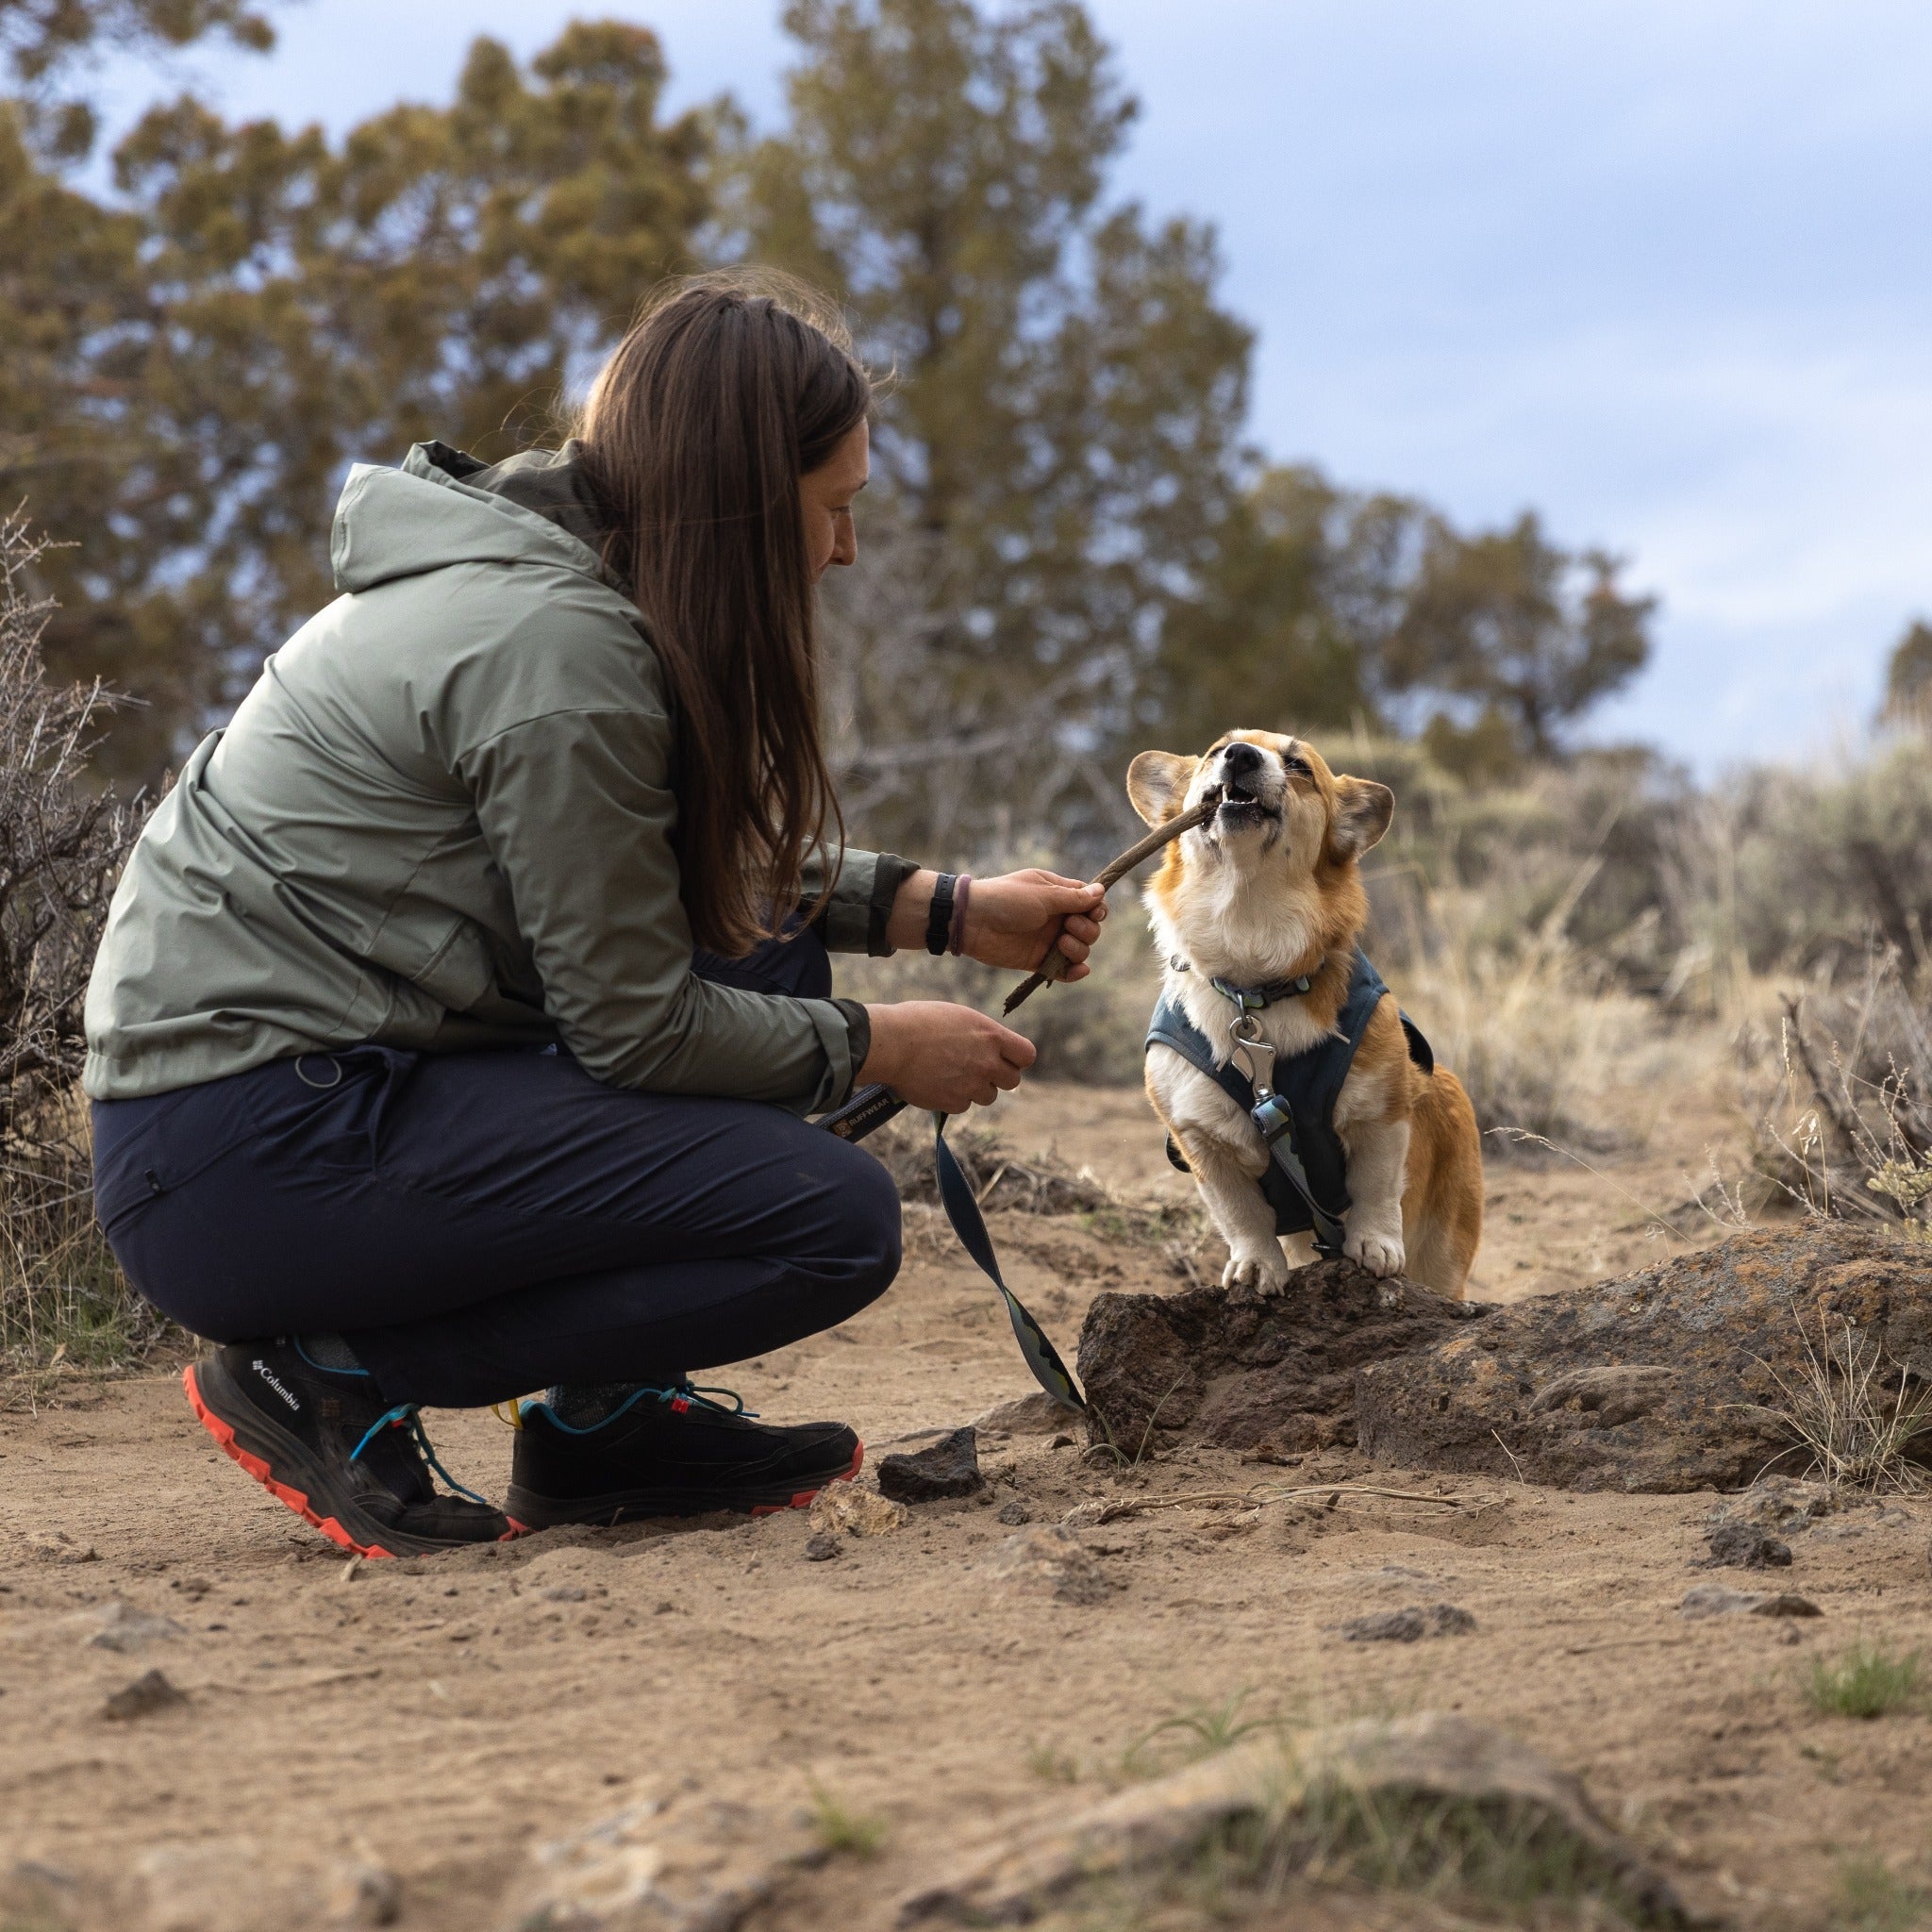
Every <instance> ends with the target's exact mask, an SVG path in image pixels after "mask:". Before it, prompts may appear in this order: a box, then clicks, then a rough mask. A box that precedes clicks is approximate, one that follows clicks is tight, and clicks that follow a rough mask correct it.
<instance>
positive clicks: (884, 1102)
mask: <svg viewBox="0 0 1932 1932" xmlns="http://www.w3.org/2000/svg"><path fill="white" fill-rule="evenodd" d="M1220 803H1221V801H1220V798H1219V796H1218V795H1215V796H1210V797H1208V798H1205V799H1203V800H1202V801H1201V803H1200V804H1199V805H1197V806H1194V807H1192V808H1190V809H1189V810H1187V811H1184V812H1180V813H1178V814H1176V815H1175V816H1174V818H1171V819H1169V820H1168V821H1167V822H1166V824H1161V825H1157V826H1156V827H1155V828H1154V830H1153V831H1151V832H1149V833H1148V834H1147V835H1146V836H1145V837H1144V838H1141V839H1137V840H1136V841H1134V842H1133V844H1131V845H1130V846H1128V847H1127V849H1126V850H1125V851H1124V852H1123V853H1121V854H1119V855H1118V856H1117V857H1115V858H1111V859H1109V860H1108V863H1107V864H1106V865H1105V866H1104V867H1103V868H1102V869H1101V871H1100V874H1099V875H1098V876H1097V877H1096V878H1095V879H1094V881H1093V883H1094V884H1095V885H1097V886H1098V887H1099V888H1100V889H1101V891H1103V892H1108V891H1112V890H1113V888H1114V887H1115V886H1116V885H1118V884H1119V883H1120V881H1121V880H1122V879H1124V877H1125V876H1126V875H1127V874H1128V873H1130V872H1132V871H1133V869H1134V868H1135V867H1136V866H1137V865H1139V864H1140V863H1141V860H1142V859H1143V858H1150V857H1151V856H1152V855H1153V854H1154V853H1156V852H1158V851H1159V850H1160V848H1161V847H1162V846H1163V845H1166V844H1168V843H1169V842H1170V841H1173V840H1175V839H1178V838H1179V837H1180V835H1181V834H1182V833H1183V832H1185V831H1189V830H1191V828H1192V827H1193V826H1195V825H1198V824H1201V823H1202V822H1203V820H1205V819H1207V818H1208V817H1210V816H1211V815H1212V814H1213V813H1214V811H1215V810H1216V809H1217V808H1218V807H1219V805H1220ZM1072 964H1073V961H1072V960H1071V959H1069V958H1067V956H1066V955H1065V954H1064V953H1062V952H1061V951H1060V950H1059V941H1058V935H1056V936H1055V940H1054V943H1053V944H1052V945H1051V946H1049V947H1048V949H1047V954H1046V958H1044V959H1042V960H1041V964H1040V970H1039V971H1038V972H1036V973H1034V974H1031V975H1029V976H1028V977H1027V978H1025V979H1024V980H1022V981H1021V982H1020V984H1019V985H1018V986H1016V987H1015V988H1014V989H1013V991H1011V992H1010V993H1008V995H1007V1003H1006V1005H1005V1006H1004V1007H1003V1008H1001V1009H1000V1010H1001V1014H1002V1017H1005V1016H1008V1015H1010V1014H1011V1013H1012V1012H1013V1011H1014V1009H1015V1008H1018V1007H1021V1006H1024V1004H1025V1003H1026V1001H1027V1000H1029V999H1030V998H1032V996H1033V995H1034V994H1035V993H1036V992H1038V991H1040V989H1041V987H1042V986H1046V985H1048V984H1049V983H1051V982H1052V981H1054V980H1058V979H1061V978H1064V977H1065V975H1066V972H1067V969H1068V967H1069V966H1071V965H1072ZM907 1106H908V1103H907V1102H906V1101H904V1100H902V1099H900V1097H899V1096H898V1095H897V1094H896V1093H894V1092H893V1091H891V1088H889V1087H881V1086H873V1087H861V1088H860V1089H859V1091H858V1092H857V1093H855V1094H854V1095H853V1096H852V1098H851V1099H850V1100H848V1101H847V1102H846V1103H845V1105H844V1106H843V1107H841V1108H834V1109H833V1110H832V1112H830V1113H828V1114H825V1115H824V1116H823V1117H822V1118H821V1119H820V1121H819V1125H820V1126H822V1127H824V1129H825V1131H826V1132H827V1133H829V1134H836V1135H838V1137H839V1138H840V1140H841V1141H862V1140H864V1138H865V1137H866V1135H868V1134H870V1133H871V1132H872V1131H873V1130H874V1128H875V1127H882V1126H884V1125H885V1124H886V1123H887V1122H888V1121H889V1120H891V1119H893V1118H894V1117H895V1116H897V1115H898V1114H900V1113H902V1112H903V1111H904V1110H905V1108H906V1107H907ZM932 1118H933V1165H934V1167H935V1168H936V1169H937V1171H938V1175H939V1184H940V1205H941V1207H942V1208H944V1209H945V1211H946V1219H947V1220H948V1221H949V1222H950V1223H951V1224H952V1227H953V1232H954V1233H955V1234H956V1235H958V1238H959V1245H960V1246H961V1247H962V1248H964V1249H965V1250H966V1252H967V1253H968V1254H969V1255H971V1256H972V1257H973V1259H974V1262H975V1263H976V1264H977V1265H978V1267H979V1270H980V1273H981V1274H984V1275H985V1276H986V1277H987V1279H988V1280H989V1281H991V1283H992V1285H993V1286H994V1287H995V1288H996V1289H998V1290H999V1291H1000V1297H1001V1299H1002V1300H1003V1301H1004V1302H1005V1303H1006V1305H1007V1316H1008V1320H1009V1321H1010V1322H1011V1323H1012V1324H1013V1340H1014V1341H1017V1342H1018V1343H1019V1344H1020V1353H1021V1355H1022V1356H1024V1357H1025V1360H1026V1366H1027V1367H1028V1368H1029V1369H1030V1370H1031V1371H1032V1372H1033V1379H1034V1380H1035V1381H1036V1382H1038V1383H1039V1384H1040V1386H1041V1388H1042V1389H1044V1390H1045V1391H1046V1392H1047V1393H1048V1394H1049V1395H1051V1396H1052V1397H1053V1399H1054V1400H1055V1401H1056V1402H1058V1403H1059V1404H1061V1405H1062V1406H1063V1407H1067V1408H1071V1409H1076V1410H1079V1411H1081V1412H1083V1413H1084V1412H1085V1410H1086V1407H1087V1398H1086V1397H1085V1396H1084V1395H1082V1394H1081V1393H1080V1385H1079V1384H1078V1383H1077V1382H1075V1381H1074V1377H1073V1374H1072V1372H1071V1371H1070V1370H1069V1369H1068V1367H1067V1365H1066V1363H1065V1362H1064V1361H1062V1360H1061V1359H1060V1354H1059V1351H1058V1349H1057V1348H1055V1346H1054V1345H1053V1342H1052V1341H1051V1340H1050V1339H1049V1337H1048V1335H1047V1332H1046V1330H1045V1329H1044V1328H1042V1327H1041V1325H1040V1324H1039V1323H1038V1322H1037V1321H1035V1320H1034V1318H1033V1316H1032V1315H1031V1313H1029V1312H1028V1310H1027V1307H1026V1305H1025V1303H1024V1302H1023V1301H1022V1300H1021V1299H1020V1297H1019V1296H1018V1295H1016V1294H1015V1293H1014V1292H1013V1291H1012V1290H1011V1289H1010V1288H1008V1286H1007V1284H1006V1279H1005V1277H1004V1276H1003V1275H1002V1274H1000V1261H999V1256H998V1254H997V1252H996V1251H995V1250H994V1248H993V1244H992V1237H991V1235H990V1234H989V1233H988V1232H987V1228H986V1217H985V1215H983V1214H982V1213H981V1212H980V1211H979V1203H978V1202H977V1201H976V1200H975V1199H974V1195H973V1189H972V1187H971V1185H970V1184H969V1183H968V1181H967V1179H966V1175H965V1174H964V1172H963V1171H962V1170H961V1168H960V1166H959V1160H958V1156H957V1155H956V1154H955V1153H954V1152H953V1150H952V1149H951V1148H950V1147H948V1146H947V1145H946V1118H947V1117H946V1116H945V1115H944V1114H942V1113H936V1114H934V1115H933V1117H932Z"/></svg>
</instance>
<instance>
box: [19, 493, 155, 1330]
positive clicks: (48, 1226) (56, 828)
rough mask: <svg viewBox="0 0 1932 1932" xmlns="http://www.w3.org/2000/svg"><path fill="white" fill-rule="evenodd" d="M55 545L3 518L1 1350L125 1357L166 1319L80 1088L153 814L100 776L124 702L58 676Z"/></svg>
mask: <svg viewBox="0 0 1932 1932" xmlns="http://www.w3.org/2000/svg"><path fill="white" fill-rule="evenodd" d="M46 549H47V544H46V541H45V540H44V539H43V538H42V537H40V536H38V535H37V534H36V533H35V532H34V530H33V529H32V528H31V526H30V525H28V523H27V521H26V518H25V515H24V514H22V513H21V512H18V511H16V512H15V513H14V514H12V515H11V516H8V517H5V518H0V1350H4V1351H5V1353H6V1354H7V1355H8V1356H9V1357H12V1358H13V1359H15V1360H16V1361H28V1362H31V1361H45V1360H48V1359H50V1358H52V1357H56V1356H64V1357H65V1358H66V1359H70V1360H75V1359H78V1360H94V1361H98V1360H104V1359H106V1360H112V1359H119V1358H121V1357H125V1356H126V1355H127V1354H129V1353H130V1352H137V1351H138V1350H139V1349H140V1348H141V1347H142V1345H143V1344H144V1342H145V1341H147V1340H148V1339H150V1338H151V1336H152V1334H153V1333H154V1332H155V1323H154V1318H153V1317H152V1316H151V1315H150V1314H148V1313H146V1312H144V1311H143V1308H142V1304H140V1303H139V1302H138V1300H137V1299H136V1298H135V1297H134V1296H133V1295H132V1294H131V1293H130V1292H129V1291H128V1289H127V1287H126V1284H125V1282H124V1281H123V1280H122V1278H121V1274H120V1272H119V1270H118V1269H117V1268H116V1267H115V1265H114V1259H113V1257H112V1255H111V1254H110V1253H109V1252H108V1246H107V1243H106V1241H105V1240H104V1239H103V1238H102V1236H101V1234H100V1231H99V1229H98V1227H97V1226H96V1224H95V1223H94V1217H93V1201H92V1163H91V1160H90V1158H89V1150H88V1140H87V1111H86V1107H85V1105H84V1103H83V1102H82V1101H81V1098H80V1096H79V1092H78V1090H77V1086H76V1082H77V1080H78V1078H79V1074H80V1070H81V1065H82V1062H83V1060H84V1059H85V1057H86V1039H85V1033H84V1029H83V1025H82V1012H81V1009H82V1005H83V1002H84V1001H85V999H86V995H87V983H88V974H89V973H90V971H91V969H92V964H93V955H94V948H95V946H96V945H97V944H98V942H99V940H100V934H101V927H102V924H103V923H104V921H105V920H106V918H107V912H108V899H109V897H110V895H111V893H112V891H113V888H114V882H115V880H116V879H117V878H118V876H119V874H120V871H121V866H122V862H123V861H124V859H125V858H126V856H127V852H128V850H129V848H130V847H131V846H132V844H133V842H134V840H135V837H136V835H137V834H138V833H139V831H140V829H141V824H142V816H143V814H142V808H141V806H140V803H139V801H136V802H134V803H129V802H127V801H125V800H121V799H118V798H116V797H114V796H113V794H112V793H110V792H107V791H98V790H95V789H93V788H92V787H90V785H89V784H88V782H87V773H86V766H87V757H88V752H89V749H90V747H91V745H92V742H93V740H94V739H95V737H96V736H97V734H98V733H99V731H100V728H101V726H102V724H104V722H105V720H106V717H107V714H108V711H109V710H110V709H111V708H112V704H113V700H112V698H111V697H110V695H109V694H108V692H107V691H104V690H103V689H102V687H101V686H100V685H99V684H98V683H95V684H92V685H67V686H61V685H56V684H53V683H51V682H50V681H49V680H48V678H47V675H46V671H45V667H44V665H43V664H42V658H41V636H42V630H43V629H44V627H45V625H46V621H47V615H48V612H49V610H50V608H51V604H50V601H49V600H48V599H47V598H46V597H44V596H42V595H41V594H39V593H38V589H37V572H36V568H35V566H36V564H37V562H38V561H39V559H40V558H42V556H43V555H44V554H45V552H46Z"/></svg>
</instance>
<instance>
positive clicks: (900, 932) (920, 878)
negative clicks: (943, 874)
mask: <svg viewBox="0 0 1932 1932" xmlns="http://www.w3.org/2000/svg"><path fill="white" fill-rule="evenodd" d="M939 882H940V875H939V874H938V873H936V872H934V871H932V870H931V869H930V868H929V867H926V866H921V867H920V869H919V870H918V871H917V872H915V873H912V874H908V876H907V878H906V879H905V881H904V883H902V884H901V886H900V888H899V890H898V891H897V892H896V893H895V894H894V895H893V898H892V909H891V912H890V913H889V914H888V915H887V917H886V943H887V944H888V945H889V946H891V948H892V949H893V951H894V952H900V951H908V950H910V949H911V948H913V947H917V946H923V945H924V943H925V919H926V914H927V913H928V912H929V911H930V910H931V909H932V895H933V890H934V888H935V887H936V886H938V884H939Z"/></svg>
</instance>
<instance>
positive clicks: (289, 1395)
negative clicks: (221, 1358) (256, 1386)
mask: <svg viewBox="0 0 1932 1932" xmlns="http://www.w3.org/2000/svg"><path fill="white" fill-rule="evenodd" d="M248 1366H249V1367H250V1368H251V1369H253V1370H254V1371H255V1373H256V1374H258V1375H259V1376H260V1377H261V1379H262V1380H263V1381H264V1382H266V1383H267V1384H268V1386H269V1387H270V1388H271V1389H273V1390H274V1391H275V1393H276V1394H277V1395H279V1396H280V1397H281V1398H282V1400H283V1401H284V1402H286V1403H287V1404H288V1405H289V1407H291V1408H292V1409H294V1410H295V1411H296V1413H297V1414H300V1413H301V1409H302V1398H301V1397H300V1396H299V1395H297V1394H296V1393H295V1392H294V1391H293V1390H291V1389H286V1388H284V1387H283V1386H282V1384H281V1382H280V1380H279V1379H278V1378H277V1377H276V1375H275V1371H274V1370H273V1369H272V1368H270V1367H269V1365H268V1364H267V1363H266V1362H265V1361H263V1360H262V1358H261V1357H259V1356H257V1357H256V1358H255V1359H254V1360H253V1361H252V1362H250V1363H249V1364H248Z"/></svg>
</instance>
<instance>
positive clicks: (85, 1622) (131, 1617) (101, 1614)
mask: <svg viewBox="0 0 1932 1932" xmlns="http://www.w3.org/2000/svg"><path fill="white" fill-rule="evenodd" d="M66 1621H67V1623H68V1624H69V1625H70V1626H71V1627H74V1628H77V1629H79V1630H81V1631H83V1632H84V1633H85V1634H84V1635H83V1636H82V1639H81V1641H82V1642H83V1643H85V1644H86V1645H87V1646H88V1647H89V1648H90V1649H92V1650H118V1651H122V1652H127V1651H136V1650H145V1649H146V1648H147V1646H148V1645H149V1644H150V1643H166V1642H169V1641H172V1640H173V1639H175V1638H176V1637H179V1636H180V1635H182V1629H181V1625H180V1624H177V1623H175V1620H174V1618H173V1617H163V1616H159V1615H157V1614H156V1613H155V1612H154V1611H152V1610H137V1609H136V1608H135V1607H133V1605H132V1604H124V1603H123V1602H122V1601H121V1599H120V1598H119V1597H116V1598H115V1599H114V1600H113V1601H112V1602H111V1603H106V1604H103V1605H102V1606H101V1607H100V1608H99V1609H97V1610H83V1611H82V1612H81V1613H80V1614H79V1615H78V1616H76V1617H70V1618H68V1619H67V1620H66Z"/></svg>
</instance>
